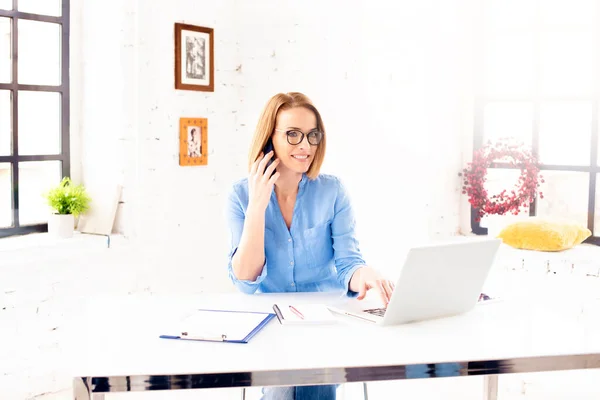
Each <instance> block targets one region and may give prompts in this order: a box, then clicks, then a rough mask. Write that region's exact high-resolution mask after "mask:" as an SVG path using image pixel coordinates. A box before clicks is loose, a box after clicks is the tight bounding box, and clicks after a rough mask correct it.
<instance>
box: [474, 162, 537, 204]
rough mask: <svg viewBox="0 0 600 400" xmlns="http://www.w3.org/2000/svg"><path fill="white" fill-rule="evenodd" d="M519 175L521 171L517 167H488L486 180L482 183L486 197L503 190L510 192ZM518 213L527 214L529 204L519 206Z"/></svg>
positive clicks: (514, 186) (515, 186)
mask: <svg viewBox="0 0 600 400" xmlns="http://www.w3.org/2000/svg"><path fill="white" fill-rule="evenodd" d="M520 175H521V171H520V170H518V169H507V168H488V172H487V181H486V182H485V184H484V188H485V190H486V191H487V193H488V198H491V197H492V196H494V195H496V194H500V193H501V192H502V191H503V190H506V191H507V192H510V191H511V190H514V189H516V188H517V184H518V183H519V176H520ZM519 214H522V215H529V206H527V207H525V208H521V212H520V213H519Z"/></svg>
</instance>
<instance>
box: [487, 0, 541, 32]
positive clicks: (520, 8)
mask: <svg viewBox="0 0 600 400" xmlns="http://www.w3.org/2000/svg"><path fill="white" fill-rule="evenodd" d="M484 7H485V26H487V27H489V28H491V29H495V30H497V29H514V30H517V29H518V30H524V29H533V24H534V21H535V0H487V1H486V2H485V5H484Z"/></svg>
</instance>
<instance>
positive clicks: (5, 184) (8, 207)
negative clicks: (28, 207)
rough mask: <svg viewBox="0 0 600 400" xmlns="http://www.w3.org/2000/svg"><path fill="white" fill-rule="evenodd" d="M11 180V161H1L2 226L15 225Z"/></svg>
mask: <svg viewBox="0 0 600 400" xmlns="http://www.w3.org/2000/svg"><path fill="white" fill-rule="evenodd" d="M11 181H12V173H11V168H10V163H0V228H8V227H11V226H12V225H13V220H12V213H13V210H12V200H11V189H10V183H11Z"/></svg>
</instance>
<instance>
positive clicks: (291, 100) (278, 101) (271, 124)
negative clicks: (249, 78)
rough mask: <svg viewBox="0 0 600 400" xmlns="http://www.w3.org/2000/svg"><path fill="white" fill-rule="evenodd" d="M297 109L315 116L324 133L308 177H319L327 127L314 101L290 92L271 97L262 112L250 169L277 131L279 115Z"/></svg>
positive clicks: (253, 141) (252, 147)
mask: <svg viewBox="0 0 600 400" xmlns="http://www.w3.org/2000/svg"><path fill="white" fill-rule="evenodd" d="M295 107H304V108H306V109H308V110H310V111H312V112H313V113H314V114H315V117H316V119H317V129H319V130H320V131H321V132H323V139H322V140H321V142H320V143H319V145H318V147H317V150H316V151H315V155H314V156H313V161H312V163H311V164H310V168H309V169H308V172H307V173H306V175H307V176H308V177H309V178H310V179H315V178H316V177H317V176H318V175H319V171H320V170H321V165H322V164H323V159H324V158H325V142H326V138H327V135H326V134H325V126H324V125H323V120H322V119H321V114H320V113H319V111H318V110H317V108H316V107H315V106H314V105H313V103H312V101H310V99H309V98H308V97H306V96H305V95H304V94H302V93H298V92H290V93H278V94H276V95H275V96H273V97H271V99H269V101H268V102H267V104H266V105H265V108H264V109H263V111H262V114H261V116H260V119H259V120H258V124H257V125H256V130H255V131H254V137H253V138H252V144H251V146H250V153H249V155H248V168H251V167H252V164H254V162H255V161H256V160H257V159H258V157H259V156H260V153H261V151H262V150H263V148H264V147H265V145H266V144H267V141H268V140H269V138H271V135H272V134H273V131H274V129H275V121H276V119H277V114H278V113H279V111H280V110H289V109H291V108H295Z"/></svg>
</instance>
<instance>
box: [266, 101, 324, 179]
mask: <svg viewBox="0 0 600 400" xmlns="http://www.w3.org/2000/svg"><path fill="white" fill-rule="evenodd" d="M316 129H317V118H316V116H315V114H314V113H313V112H312V111H310V110H309V109H307V108H304V107H294V108H290V109H287V110H281V111H280V112H279V113H278V114H277V119H276V121H275V132H274V133H273V147H274V149H275V154H276V155H277V158H279V159H280V164H279V166H278V167H277V169H278V171H280V172H281V173H284V172H285V171H286V170H288V171H290V172H295V173H299V174H303V173H306V172H307V171H308V169H309V168H310V164H311V163H312V161H313V157H314V155H315V152H316V150H317V148H318V145H311V144H310V143H309V141H308V137H307V134H308V133H309V132H313V133H312V134H311V142H313V143H315V141H316V140H318V136H319V135H318V134H317V133H318V131H316ZM302 133H304V137H302ZM288 137H289V138H288ZM288 139H289V141H288ZM301 139H302V141H301V142H300V143H298V144H290V142H291V143H296V142H297V141H298V140H301Z"/></svg>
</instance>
